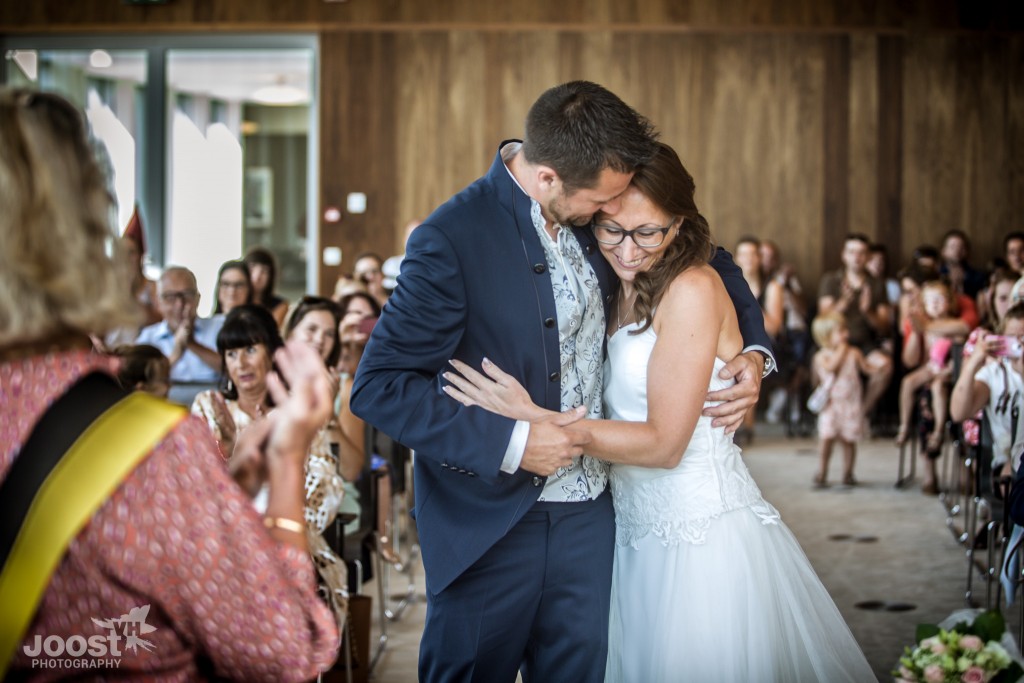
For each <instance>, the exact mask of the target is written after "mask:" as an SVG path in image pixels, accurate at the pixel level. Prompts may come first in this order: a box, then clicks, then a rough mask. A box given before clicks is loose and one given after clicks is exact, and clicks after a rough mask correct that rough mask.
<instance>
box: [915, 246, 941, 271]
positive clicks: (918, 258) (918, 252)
mask: <svg viewBox="0 0 1024 683" xmlns="http://www.w3.org/2000/svg"><path fill="white" fill-rule="evenodd" d="M911 261H912V262H913V263H915V264H917V265H919V266H921V267H922V268H928V269H931V270H935V271H938V269H939V250H938V249H936V248H935V247H933V246H932V245H930V244H920V245H918V246H917V247H916V248H915V249H914V253H913V256H912V257H911Z"/></svg>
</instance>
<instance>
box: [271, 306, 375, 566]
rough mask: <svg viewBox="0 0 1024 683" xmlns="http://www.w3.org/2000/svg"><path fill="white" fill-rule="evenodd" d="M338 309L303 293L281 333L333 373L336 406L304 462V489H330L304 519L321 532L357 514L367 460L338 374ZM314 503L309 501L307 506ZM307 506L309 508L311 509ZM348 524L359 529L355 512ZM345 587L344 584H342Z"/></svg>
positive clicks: (347, 388)
mask: <svg viewBox="0 0 1024 683" xmlns="http://www.w3.org/2000/svg"><path fill="white" fill-rule="evenodd" d="M340 322H341V309H340V308H338V304H336V303H334V302H333V301H331V300H330V299H327V298H324V297H319V296H304V297H302V298H301V299H299V300H298V301H297V302H296V303H295V304H294V305H293V306H292V307H291V309H290V310H289V311H288V315H287V316H286V317H285V321H284V327H283V328H282V330H281V332H282V334H283V335H284V338H285V339H286V340H296V341H299V342H302V343H303V344H306V345H307V346H309V347H311V348H312V349H313V350H314V351H316V352H317V355H319V356H320V358H321V359H323V361H324V371H325V372H326V373H327V374H328V375H329V376H330V378H331V386H332V387H333V388H334V390H335V400H334V410H333V411H332V414H331V419H330V420H329V421H328V423H327V424H326V425H324V428H323V429H322V430H321V433H320V434H318V435H317V439H316V441H315V442H314V446H315V448H314V449H312V450H311V451H310V455H309V462H308V464H307V476H306V492H307V498H309V497H310V494H311V490H312V489H315V488H317V487H319V488H321V490H324V491H331V492H332V493H335V494H336V495H334V496H332V497H331V502H332V503H336V504H334V505H333V506H332V507H328V506H327V505H324V504H322V505H320V506H319V508H318V515H317V517H316V518H315V519H307V521H308V522H309V523H310V524H311V525H314V526H315V527H316V528H318V529H320V530H321V531H320V533H321V534H323V533H324V531H326V530H327V528H328V527H329V526H330V525H331V524H332V523H333V522H334V519H335V517H336V516H337V515H338V513H342V512H343V513H355V514H356V515H358V514H359V510H360V507H359V491H358V489H357V488H356V487H355V486H354V485H353V482H355V481H356V480H357V479H358V478H359V475H360V474H362V470H363V463H364V461H365V456H364V450H365V449H364V447H363V440H364V438H365V432H364V424H363V421H362V420H360V419H359V418H357V417H356V416H355V415H353V414H352V411H351V410H349V409H348V397H349V394H350V393H351V392H352V387H351V379H350V378H344V377H339V376H338V372H337V368H336V367H335V366H336V365H337V363H338V357H339V356H340V355H341V339H340V338H339V336H338V324H339V323H340ZM311 507H312V506H311ZM311 507H307V510H309V509H311ZM350 524H352V525H353V526H354V527H355V528H358V517H357V518H356V519H355V520H353V521H352V522H351V523H350ZM334 560H335V555H334V553H333V552H332V551H331V550H330V549H329V548H327V549H326V554H325V557H324V558H323V559H322V560H321V561H322V562H333V561H334ZM341 585H342V586H344V584H341Z"/></svg>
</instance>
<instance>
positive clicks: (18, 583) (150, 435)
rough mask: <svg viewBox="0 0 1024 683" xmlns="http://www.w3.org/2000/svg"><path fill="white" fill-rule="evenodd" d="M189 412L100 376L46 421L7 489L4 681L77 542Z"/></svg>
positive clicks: (1, 564)
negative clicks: (51, 584)
mask: <svg viewBox="0 0 1024 683" xmlns="http://www.w3.org/2000/svg"><path fill="white" fill-rule="evenodd" d="M185 414H186V413H185V410H184V408H182V407H180V406H175V405H172V404H170V403H167V402H166V401H162V400H160V399H158V398H155V397H153V396H149V395H147V394H142V393H134V394H130V395H126V392H125V391H124V390H122V389H121V388H120V387H119V386H118V385H117V383H116V382H115V380H114V379H113V378H112V377H111V376H110V375H106V374H103V373H99V372H95V373H91V374H89V375H86V376H85V377H83V378H82V379H81V380H79V381H78V382H76V383H75V384H74V385H73V386H72V387H71V388H70V389H69V390H68V391H67V392H66V393H65V394H64V395H63V396H61V397H60V398H58V399H57V400H56V401H55V402H54V403H53V405H51V406H50V408H49V409H48V410H47V411H46V412H45V413H44V414H43V416H42V417H41V418H40V419H39V420H38V422H37V423H36V425H35V427H34V428H33V430H32V433H31V434H30V435H29V437H28V439H27V440H26V441H25V444H24V445H23V446H22V448H21V451H20V452H19V454H18V457H17V458H16V459H15V461H14V462H13V463H12V464H11V466H10V468H9V469H8V473H7V476H6V477H5V478H4V480H3V482H2V483H0V605H3V606H4V618H3V619H0V679H2V678H3V676H4V674H5V672H6V671H7V669H8V667H9V666H10V664H11V662H12V660H13V657H14V652H15V649H16V648H17V646H18V644H19V643H20V642H21V641H22V639H23V638H24V634H25V632H26V631H27V630H28V627H29V625H30V624H31V621H32V618H33V617H34V616H35V612H36V610H37V609H38V607H39V602H40V601H41V600H42V597H43V593H44V592H45V590H46V587H47V586H48V585H49V582H50V577H51V576H52V574H53V572H54V570H56V568H57V566H58V564H59V563H60V560H61V558H63V556H64V553H65V552H66V550H67V548H68V546H69V545H70V543H71V541H72V540H73V539H74V538H75V536H77V535H78V533H79V532H80V531H81V530H82V529H83V528H84V527H85V525H86V524H87V523H88V522H89V520H90V519H91V518H92V516H93V514H95V512H96V510H98V509H99V507H100V506H101V505H102V504H103V503H104V502H105V501H106V500H107V499H108V498H109V497H110V495H111V494H112V493H113V492H114V491H115V490H116V489H117V487H118V486H120V484H121V482H122V481H123V480H124V478H125V477H127V476H128V474H130V473H131V472H132V470H134V469H135V467H136V466H137V465H138V464H139V463H140V462H141V461H142V460H143V459H144V458H145V456H146V455H148V454H149V453H150V452H151V451H152V450H153V447H154V446H155V445H156V444H157V443H158V442H159V441H160V439H161V438H163V436H164V435H165V434H167V432H169V431H170V430H171V429H172V428H173V427H174V426H175V425H176V424H177V423H178V422H179V421H180V420H181V419H182V418H183V417H184V416H185Z"/></svg>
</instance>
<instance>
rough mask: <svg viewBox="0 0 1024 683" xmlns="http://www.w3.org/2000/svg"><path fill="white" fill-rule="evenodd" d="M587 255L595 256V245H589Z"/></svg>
mask: <svg viewBox="0 0 1024 683" xmlns="http://www.w3.org/2000/svg"><path fill="white" fill-rule="evenodd" d="M587 253H588V254H593V253H594V245H593V244H588V245H587Z"/></svg>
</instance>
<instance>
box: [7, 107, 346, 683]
mask: <svg viewBox="0 0 1024 683" xmlns="http://www.w3.org/2000/svg"><path fill="white" fill-rule="evenodd" d="M111 204H112V200H111V197H110V195H109V193H108V192H107V190H106V183H105V180H104V178H103V175H102V172H101V171H100V169H99V168H98V167H97V165H96V163H95V161H94V160H93V157H92V148H91V147H90V145H89V143H88V141H87V136H86V123H85V119H84V117H83V116H82V115H81V114H80V113H79V112H78V111H77V110H76V109H75V108H74V107H73V106H72V105H71V104H70V103H69V102H67V101H66V100H64V99H63V98H60V97H58V96H56V95H52V94H45V93H37V92H31V91H27V90H0V205H2V206H3V207H4V210H3V211H0V289H2V290H3V291H4V292H5V293H6V295H5V296H3V297H0V386H2V387H3V388H4V390H3V391H0V486H4V487H6V486H7V485H8V484H9V482H13V481H15V480H16V479H15V478H16V477H21V475H23V474H24V473H25V469H24V467H22V466H21V458H22V457H26V458H29V457H36V456H38V457H42V458H44V459H45V458H51V459H56V458H58V457H61V456H60V455H59V454H58V453H57V452H55V451H62V450H65V449H66V448H67V446H63V447H55V446H54V447H50V448H47V446H46V445H45V444H44V443H43V442H42V441H41V440H40V439H39V438H37V437H40V436H41V434H40V433H38V430H36V429H35V426H36V424H37V422H38V421H39V420H42V421H44V424H45V423H46V421H49V420H51V419H52V418H54V417H55V416H56V415H58V414H61V413H63V415H62V417H64V418H65V420H64V421H63V422H62V423H61V427H63V428H69V429H70V424H69V422H70V421H69V420H67V419H66V418H72V419H75V418H81V419H83V420H85V421H86V422H88V420H89V419H91V417H92V416H91V415H90V414H89V413H88V411H89V410H90V409H92V408H93V407H94V406H92V405H90V404H89V403H88V402H85V401H76V400H75V399H76V396H77V397H78V398H81V396H80V395H79V394H78V393H77V392H79V391H82V390H83V388H84V387H90V388H92V389H95V388H97V387H99V388H100V389H101V390H100V392H99V393H101V394H107V393H111V392H112V393H114V394H117V392H120V391H121V390H120V389H119V388H117V387H116V386H112V385H113V384H114V380H113V367H112V366H113V363H114V361H113V360H112V359H111V358H110V357H108V356H101V355H97V354H94V353H92V352H91V351H90V343H89V335H96V336H101V335H103V334H105V333H107V332H109V331H110V330H111V329H112V328H114V327H116V326H119V325H131V324H135V323H136V321H137V318H136V317H135V316H136V315H137V311H136V309H135V307H134V306H133V302H132V298H131V295H130V293H129V292H128V291H127V289H126V288H125V287H124V285H123V282H122V281H121V279H120V277H119V272H118V270H117V268H116V267H115V265H114V263H113V262H112V260H111V258H110V257H109V256H108V255H107V253H106V251H105V248H104V246H105V244H107V243H108V241H109V238H110V237H111V236H112V234H111V228H110V226H109V223H108V221H109V216H110V207H111ZM55 244H59V245H61V248H60V249H54V248H53V245H55ZM175 291H179V290H175ZM311 356H312V354H310V353H309V350H308V349H306V348H304V347H301V346H300V347H296V348H293V349H288V350H287V352H285V353H282V355H281V358H280V360H281V368H282V371H283V373H284V379H285V380H286V381H288V382H289V384H290V385H291V386H292V387H293V388H294V389H295V390H294V391H293V392H292V394H291V395H289V394H287V393H286V392H285V391H284V389H283V387H282V384H281V382H278V383H276V384H275V392H276V393H275V398H276V402H277V404H278V409H277V411H275V416H274V419H273V420H271V421H268V422H267V424H266V428H265V429H264V430H263V431H262V432H261V433H258V434H253V435H252V437H253V438H250V439H248V440H247V441H246V443H244V444H242V445H241V447H242V448H243V449H244V450H242V451H240V453H242V454H243V455H244V456H245V457H246V459H248V460H250V461H253V462H258V463H262V465H263V466H264V467H265V469H266V470H267V472H268V478H269V481H270V493H269V503H268V507H267V514H268V516H267V517H266V518H265V519H264V518H261V516H260V515H258V514H257V513H256V512H255V511H254V510H253V509H252V506H251V505H250V504H249V502H248V499H247V498H246V496H245V494H244V493H243V492H242V490H241V489H240V488H238V486H237V485H236V484H235V482H234V481H232V479H231V477H230V475H229V474H228V472H227V470H226V469H225V468H224V466H223V463H222V462H221V459H220V457H219V456H218V454H217V450H216V446H215V444H214V443H213V440H212V439H211V438H210V435H209V431H208V430H207V429H206V427H205V425H203V424H202V423H201V422H199V421H198V420H195V419H193V418H190V417H187V415H186V414H185V412H184V411H182V410H180V409H177V408H174V407H171V406H169V405H168V404H166V403H164V402H162V401H160V400H158V399H155V398H152V397H149V396H145V395H141V394H135V395H133V396H132V397H130V398H129V399H126V401H128V402H129V405H130V406H134V407H141V408H144V409H145V411H147V412H146V413H145V416H144V417H142V418H141V419H139V414H138V413H129V417H132V416H135V418H136V419H132V421H131V422H130V423H129V422H128V421H127V420H125V421H124V422H123V424H124V429H125V430H127V431H128V432H130V433H132V434H135V435H139V430H147V431H151V433H152V435H153V436H152V438H150V437H149V436H148V435H146V438H144V439H143V438H140V437H139V436H134V437H128V441H129V442H132V441H134V442H138V443H134V446H135V449H136V452H137V453H138V455H137V456H134V457H133V459H129V457H128V456H129V454H127V453H125V454H122V456H121V460H123V461H124V464H125V465H127V464H128V463H133V464H132V467H133V469H132V468H129V469H125V470H124V471H123V472H121V473H118V474H117V475H116V476H115V475H114V473H113V472H112V471H108V470H109V469H110V468H109V467H104V466H103V465H101V464H100V462H102V460H101V461H100V462H96V461H92V460H90V462H92V466H91V467H90V469H89V472H88V475H89V476H90V477H100V476H105V477H106V481H107V482H109V485H108V484H107V483H104V484H103V485H102V486H97V487H94V488H93V489H92V490H93V491H98V493H96V498H95V500H96V504H97V507H94V508H86V507H85V506H81V505H79V507H78V508H77V509H75V508H76V505H78V500H77V499H75V497H74V496H68V497H66V498H62V503H64V504H63V506H62V510H61V514H63V515H72V514H74V515H76V517H77V516H81V518H82V519H83V524H82V525H81V526H78V527H77V529H78V530H77V532H76V531H71V532H70V535H68V536H66V537H65V538H64V539H59V538H58V535H59V534H49V535H48V534H42V535H40V536H38V537H37V538H36V539H35V540H34V541H33V544H32V545H33V548H35V549H37V550H38V549H41V548H45V547H47V545H46V544H47V543H51V544H52V546H51V547H52V548H53V551H54V553H55V554H53V560H52V564H50V563H46V564H45V566H44V565H43V564H40V563H39V562H37V561H35V560H31V559H28V560H27V562H30V563H31V564H30V565H29V566H28V569H27V575H31V576H32V577H33V581H38V582H39V583H38V586H39V591H40V592H39V593H35V592H34V591H29V590H23V591H20V592H19V593H18V594H17V595H15V596H11V595H9V594H4V595H3V597H0V604H3V612H4V617H3V619H4V624H5V629H4V630H3V635H2V636H0V642H2V643H3V645H4V646H5V648H7V647H10V649H9V650H6V649H5V652H4V653H3V654H2V656H0V678H4V677H5V675H7V674H9V675H10V677H11V679H12V680H40V679H45V680H53V679H58V678H83V677H85V676H97V675H98V673H99V668H100V667H104V666H110V665H109V664H106V662H107V661H109V660H106V659H105V657H106V656H107V654H109V650H108V649H107V648H106V647H103V648H101V650H102V653H105V654H97V652H96V651H95V650H94V649H93V648H92V647H90V649H89V651H88V652H83V653H82V654H81V655H80V656H77V657H74V658H71V662H72V663H73V664H75V665H76V666H75V668H73V669H71V668H61V667H63V666H64V664H63V661H67V659H64V660H61V659H59V658H51V657H49V656H48V655H47V654H44V653H38V648H36V647H35V645H34V643H38V642H39V641H40V640H41V639H45V640H46V642H50V641H51V640H55V641H59V642H62V643H68V644H69V646H70V644H71V643H73V642H74V641H75V639H76V638H85V637H86V636H88V637H89V639H90V643H91V642H92V639H93V638H100V637H102V638H103V640H104V641H107V640H108V639H113V641H111V642H114V643H116V642H117V641H118V640H120V649H119V650H118V652H119V657H118V658H117V662H116V663H117V670H116V677H117V678H118V679H121V680H152V679H155V678H159V679H161V680H176V681H204V680H214V679H218V680H222V679H234V680H246V681H305V680H310V679H313V678H316V676H317V674H318V673H319V672H320V671H322V670H324V669H326V668H327V667H329V666H330V664H331V662H332V660H333V659H334V657H335V653H336V652H337V648H338V630H337V626H336V625H335V623H334V620H333V619H332V618H331V614H330V611H329V610H328V609H327V608H326V607H325V606H324V605H323V603H322V602H321V601H320V600H319V599H318V597H317V595H316V591H315V584H314V573H313V566H312V563H311V562H310V559H309V555H308V552H307V546H306V540H305V535H304V534H301V533H296V532H295V531H294V530H293V527H295V526H299V525H300V524H301V523H300V522H298V521H296V520H301V519H302V517H301V515H302V477H303V473H302V464H303V461H304V460H305V455H306V449H307V448H308V445H309V443H310V441H311V439H312V437H313V435H314V434H315V432H316V429H317V426H318V425H317V423H318V422H319V421H320V420H321V419H324V418H326V416H327V411H328V407H329V387H328V385H327V382H326V381H325V379H324V378H323V373H322V371H318V370H317V369H316V364H317V363H318V362H319V361H317V359H316V358H315V357H314V358H311ZM69 390H70V392H71V393H72V395H67V396H66V394H67V392H68V391H69ZM92 396H96V394H95V393H93V394H90V395H89V397H92ZM62 397H64V398H62ZM65 399H67V400H65ZM58 400H59V403H58V404H57V405H54V403H55V402H57V401H58ZM68 400H70V401H71V404H70V405H69V404H68ZM101 402H102V403H105V402H103V401H101ZM119 410H120V404H119V405H118V406H115V408H114V409H113V410H111V411H109V412H108V413H106V414H105V415H104V418H106V417H107V416H109V417H110V418H111V419H116V418H123V417H125V416H124V414H123V413H119V412H117V411H119ZM97 412H99V411H98V410H93V411H92V414H93V415H94V414H96V413H97ZM157 416H159V421H158V420H157ZM101 422H103V421H101ZM151 423H153V424H156V427H157V428H153V424H151ZM93 426H94V427H101V425H100V424H97V423H94V424H93ZM56 431H58V432H59V431H61V430H60V429H58V430H56ZM71 431H78V430H73V429H71ZM33 432H36V433H33ZM140 444H141V445H140ZM128 445H133V444H131V443H129V444H128ZM51 446H52V444H51ZM94 450H95V449H89V448H88V446H82V447H80V446H78V445H76V446H74V447H72V448H71V452H69V453H68V454H67V455H65V456H63V457H64V460H61V464H62V465H64V464H73V463H75V462H78V460H76V458H78V457H79V456H81V457H89V456H90V455H92V453H91V452H90V451H94ZM116 450H118V449H117V447H115V448H112V449H110V450H108V451H104V453H105V454H107V455H109V452H110V451H116ZM126 450H127V449H126ZM33 451H35V452H33ZM68 459H71V463H68ZM55 476H56V478H55ZM21 481H24V479H21ZM64 481H65V482H66V481H67V477H64ZM59 482H60V476H59V473H58V472H57V471H56V470H55V471H54V472H53V473H51V475H50V477H49V478H48V479H47V485H48V486H50V485H58V483H59ZM76 483H77V481H72V482H70V485H72V486H75V485H76ZM80 488H81V487H80V486H78V487H77V488H76V490H80ZM4 491H5V492H4V493H2V494H0V509H2V511H0V515H2V517H3V518H4V519H6V520H10V519H12V517H11V514H12V513H11V510H10V509H9V506H14V505H16V504H17V501H16V498H17V497H16V496H12V495H10V492H9V491H6V489H4ZM103 491H107V492H106V493H103ZM41 506H42V507H41ZM43 507H45V504H44V503H43V502H42V498H41V497H37V499H36V500H35V501H32V502H31V503H30V504H28V507H27V510H23V513H24V515H23V516H24V518H25V519H26V522H28V521H29V520H31V519H32V518H33V516H35V515H37V514H38V515H45V514H48V513H47V511H46V510H45V509H43ZM299 528H301V526H300V527H299ZM60 541H63V542H60ZM19 557H20V558H23V559H19ZM24 558H27V556H25V555H20V556H18V555H17V554H16V553H14V554H11V555H9V556H8V561H7V565H6V566H5V568H4V570H3V571H4V572H7V571H13V568H12V563H13V564H18V563H19V562H22V561H25V560H24ZM22 574H25V573H24V572H22ZM254 577H258V585H254V583H253V579H254ZM4 585H9V584H7V583H6V582H3V581H0V586H4ZM12 598H13V599H12ZM18 616H21V617H23V619H24V622H23V624H22V623H17V622H15V621H14V619H15V618H16V617H18ZM128 616H131V617H134V618H135V624H136V626H138V627H139V628H138V630H137V631H135V632H134V633H131V632H130V633H126V634H123V635H119V634H120V633H121V629H117V630H116V631H115V632H114V633H111V631H110V630H109V629H110V628H113V627H110V626H107V627H104V626H103V625H102V624H101V621H103V620H106V621H108V623H109V620H115V621H119V620H120V619H121V618H122V617H125V618H126V621H127V617H128ZM140 621H141V624H140V623H139V622H140ZM12 632H13V637H14V638H15V639H16V640H14V641H13V642H11V641H10V637H11V634H12ZM19 633H20V634H21V635H20V636H19V635H18V634H19ZM125 635H133V636H134V637H135V638H136V639H137V641H130V642H138V644H139V645H140V646H139V647H132V646H129V647H125V641H124V639H123V638H124V636H125ZM33 652H36V653H37V654H35V655H34V656H33V655H32V654H30V653H33ZM12 655H13V657H12ZM8 667H9V668H8ZM92 667H95V670H94V671H93V672H92V673H91V674H90V673H88V672H86V671H84V670H85V669H89V668H92Z"/></svg>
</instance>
